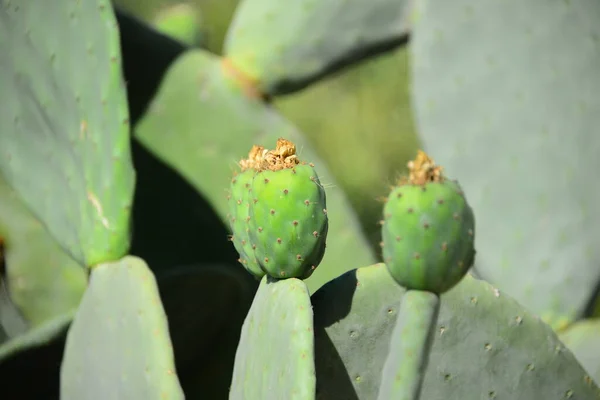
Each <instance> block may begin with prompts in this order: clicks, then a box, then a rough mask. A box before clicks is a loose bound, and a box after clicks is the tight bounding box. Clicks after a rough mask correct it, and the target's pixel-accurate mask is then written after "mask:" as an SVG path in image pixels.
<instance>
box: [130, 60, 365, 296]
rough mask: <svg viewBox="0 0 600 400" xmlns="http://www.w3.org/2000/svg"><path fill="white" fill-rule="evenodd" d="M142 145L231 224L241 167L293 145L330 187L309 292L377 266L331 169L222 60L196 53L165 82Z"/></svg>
mask: <svg viewBox="0 0 600 400" xmlns="http://www.w3.org/2000/svg"><path fill="white" fill-rule="evenodd" d="M135 135H136V138H137V139H138V140H139V141H140V142H141V143H142V144H143V145H144V146H146V148H148V149H149V150H150V151H151V152H152V153H154V154H155V155H156V156H157V157H159V158H160V159H162V160H163V161H164V162H165V163H166V164H168V165H170V166H171V167H173V168H175V169H176V170H177V171H178V172H179V173H180V174H181V175H182V176H183V177H185V178H186V179H187V180H188V181H189V182H190V183H191V184H192V185H193V186H194V187H195V188H196V189H197V190H198V191H199V192H201V193H202V194H203V196H204V197H205V198H206V199H207V200H208V201H209V202H210V203H211V205H212V206H213V207H214V209H215V211H216V212H217V213H218V214H219V215H220V216H221V217H222V218H223V220H226V216H227V214H228V212H229V211H228V208H229V206H228V204H227V202H226V201H224V191H225V190H226V189H227V188H228V187H229V185H230V182H231V176H232V175H233V171H234V170H235V168H236V166H235V163H236V162H237V161H238V160H239V159H240V157H243V156H244V155H245V154H247V152H248V149H250V148H251V147H252V145H253V144H254V143H275V141H276V140H277V139H278V138H280V137H285V138H287V139H289V140H291V141H292V142H294V143H295V144H296V146H297V148H298V149H299V150H298V151H299V154H300V155H301V156H302V158H303V159H307V160H311V161H312V162H314V163H315V164H316V165H318V166H319V176H320V179H321V182H322V183H323V185H324V186H326V187H327V203H328V206H329V212H328V216H329V234H328V237H329V241H328V243H327V253H326V254H325V257H324V258H323V261H322V263H321V265H320V267H319V268H318V269H317V270H316V271H315V273H314V274H313V275H311V277H310V278H309V279H308V280H307V281H306V284H307V285H308V287H309V289H310V290H311V291H314V290H316V289H317V288H319V287H320V286H321V285H323V284H324V283H325V282H327V281H329V280H331V279H333V278H335V277H336V276H338V275H340V274H341V273H343V272H345V271H348V270H349V269H352V268H356V267H359V266H361V265H368V264H371V263H373V262H374V260H375V255H374V252H373V251H372V249H371V247H370V246H369V245H368V243H367V241H366V239H365V237H364V236H363V234H362V231H361V228H360V225H359V223H358V220H357V217H356V214H355V212H354V211H353V210H352V208H351V206H350V204H349V202H348V199H347V198H346V195H345V193H344V192H343V190H342V188H341V187H340V186H339V185H338V184H337V183H336V182H335V180H334V178H333V176H332V174H331V173H330V172H329V171H328V170H327V168H326V166H325V165H326V164H325V163H324V162H322V161H321V159H320V158H319V157H318V156H317V155H316V154H315V152H314V151H313V150H312V148H311V146H310V143H309V142H308V141H307V140H306V139H304V138H303V137H302V136H301V134H300V133H299V132H298V131H297V129H296V128H295V127H294V126H293V125H291V124H290V123H289V122H288V121H286V120H285V119H283V118H281V117H280V116H279V115H278V114H276V113H275V112H274V111H273V110H272V109H271V108H269V107H267V106H265V104H264V103H263V102H261V101H259V100H255V99H251V98H249V97H248V96H245V95H244V93H243V90H242V89H240V88H239V87H238V86H236V83H235V82H234V81H233V80H232V79H231V78H230V77H229V76H228V75H227V73H226V70H225V69H223V68H222V65H221V62H220V60H219V58H217V57H215V56H213V55H211V54H209V53H207V52H204V51H201V50H191V51H188V52H186V53H184V54H183V55H182V56H180V58H179V59H178V60H176V61H175V62H174V64H173V65H172V67H171V68H170V70H169V71H168V72H167V74H166V75H165V78H164V80H163V83H162V85H161V87H160V88H159V90H158V92H157V95H156V97H155V98H154V100H153V102H152V104H151V105H150V107H149V109H148V112H147V113H146V115H145V116H144V118H143V119H142V120H141V121H140V122H139V123H138V124H137V125H136V131H135Z"/></svg>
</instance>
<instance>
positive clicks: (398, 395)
mask: <svg viewBox="0 0 600 400" xmlns="http://www.w3.org/2000/svg"><path fill="white" fill-rule="evenodd" d="M439 310H440V298H439V297H438V296H437V295H436V294H433V293H430V292H425V291H420V290H409V291H408V292H406V294H405V295H404V296H403V297H402V302H401V303H400V309H399V310H398V318H397V321H396V325H395V326H394V330H393V331H392V337H391V343H390V355H389V357H388V358H387V359H386V361H385V364H384V366H383V371H382V380H381V386H380V387H379V393H378V395H377V398H378V399H380V400H389V399H394V400H419V398H420V393H421V387H422V384H423V377H424V373H425V370H426V368H427V362H428V361H429V351H430V350H431V344H432V339H433V335H434V333H435V327H436V322H437V317H438V312H439Z"/></svg>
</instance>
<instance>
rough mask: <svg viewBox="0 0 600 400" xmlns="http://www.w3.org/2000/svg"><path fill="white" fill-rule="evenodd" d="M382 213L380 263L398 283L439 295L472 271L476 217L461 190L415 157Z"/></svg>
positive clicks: (421, 157)
mask: <svg viewBox="0 0 600 400" xmlns="http://www.w3.org/2000/svg"><path fill="white" fill-rule="evenodd" d="M408 167H409V170H410V175H409V177H408V178H403V179H402V180H401V181H400V183H399V185H398V186H397V187H396V188H394V189H393V190H392V192H391V193H390V195H389V196H388V198H387V200H386V204H385V207H384V210H383V213H384V219H383V228H382V237H383V257H384V261H385V263H386V265H387V266H388V268H389V269H390V273H391V274H392V276H393V277H394V278H395V279H396V280H397V281H398V283H399V284H400V285H402V286H404V287H407V288H409V289H412V290H426V291H430V292H433V293H438V294H439V293H443V292H445V291H446V290H448V289H450V288H451V287H452V286H454V285H456V284H457V283H458V282H459V281H460V280H461V279H462V278H463V277H464V276H465V274H466V273H467V271H468V270H469V268H471V266H472V265H473V260H474V257H475V248H474V244H473V243H474V239H475V217H474V215H473V211H472V210H471V207H470V206H469V204H468V203H467V201H466V199H465V197H464V194H463V193H462V190H461V188H460V185H459V184H458V182H456V181H452V180H450V179H448V178H446V177H445V176H444V175H443V174H442V168H441V167H440V166H437V165H436V164H435V162H434V161H433V160H432V159H431V158H429V157H428V156H427V155H426V154H425V153H424V152H422V151H419V153H418V155H417V158H416V159H415V160H414V161H411V162H410V163H409V165H408Z"/></svg>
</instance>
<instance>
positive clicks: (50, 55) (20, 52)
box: [0, 0, 135, 266]
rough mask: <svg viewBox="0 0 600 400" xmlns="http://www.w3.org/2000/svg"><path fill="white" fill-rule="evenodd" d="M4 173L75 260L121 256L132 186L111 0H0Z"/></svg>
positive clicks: (0, 153)
mask: <svg viewBox="0 0 600 400" xmlns="http://www.w3.org/2000/svg"><path fill="white" fill-rule="evenodd" d="M0 54H2V58H1V59H0V70H1V71H2V73H1V74H0V87H1V88H2V90H0V104H2V107H0V170H1V173H2V174H3V175H4V178H5V179H6V181H7V182H8V184H9V185H10V186H11V187H12V188H13V189H14V190H15V191H16V192H17V193H18V194H19V195H20V196H21V198H22V199H23V201H24V203H25V204H26V205H27V207H28V208H29V209H30V210H31V211H32V212H33V214H34V215H35V216H36V217H37V218H39V220H40V221H41V222H42V223H43V224H44V225H45V227H46V228H47V229H48V231H49V232H50V234H51V235H52V236H53V237H54V239H55V240H56V241H57V242H58V243H59V244H60V245H61V246H62V247H63V248H64V249H66V250H67V251H68V252H69V253H70V254H71V256H72V257H73V258H74V259H75V260H76V261H77V262H79V263H80V264H81V265H85V266H93V265H95V264H98V263H101V262H105V261H109V260H115V259H119V258H121V257H123V256H124V255H125V254H127V252H128V249H129V244H130V231H129V221H130V217H131V204H132V200H133V190H134V184H135V172H134V169H133V165H132V161H131V155H130V138H129V111H128V107H127V96H126V90H125V84H124V82H123V79H122V73H121V68H122V65H121V54H120V41H119V30H118V27H117V24H116V21H115V17H114V13H113V10H112V6H111V3H110V2H109V1H107V0H98V1H72V0H57V1H53V2H52V3H50V2H48V1H39V0H32V1H25V2H14V1H3V2H2V4H1V5H0Z"/></svg>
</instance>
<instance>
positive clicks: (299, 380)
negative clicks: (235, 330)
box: [229, 276, 316, 400]
mask: <svg viewBox="0 0 600 400" xmlns="http://www.w3.org/2000/svg"><path fill="white" fill-rule="evenodd" d="M314 357H315V350H314V332H313V312H312V305H311V302H310V296H309V292H308V289H307V287H306V284H305V283H304V282H303V281H301V280H299V279H294V278H290V279H280V280H277V279H271V278H270V277H269V276H265V277H263V278H262V280H261V283H260V286H259V288H258V292H257V293H256V296H255V298H254V301H253V302H252V306H251V308H250V311H249V312H248V315H247V316H246V320H245V321H244V325H243V327H242V334H241V338H240V342H239V345H238V348H237V352H236V355H235V366H234V370H233V379H232V382H231V392H230V394H229V399H230V400H250V399H277V400H279V399H286V400H288V399H289V400H314V399H315V387H316V377H315V358H314Z"/></svg>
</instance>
